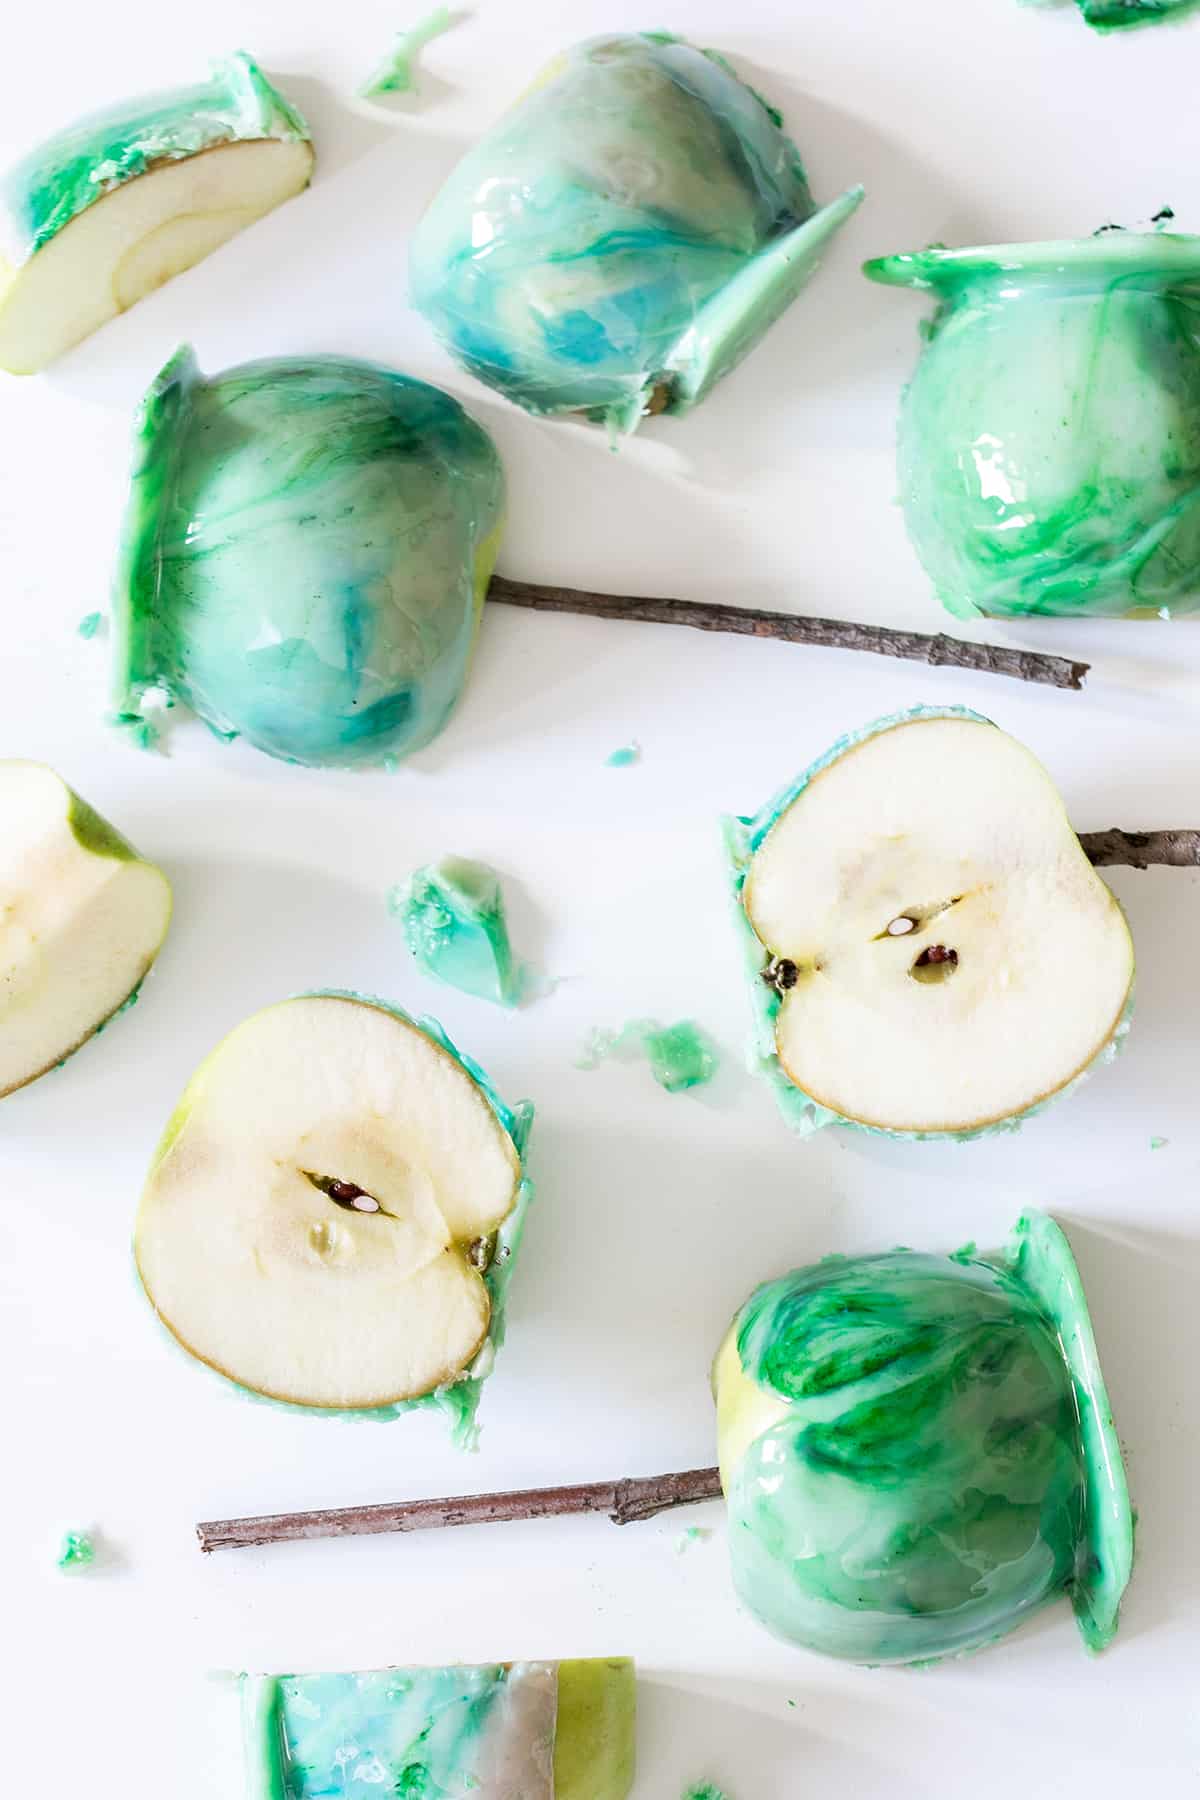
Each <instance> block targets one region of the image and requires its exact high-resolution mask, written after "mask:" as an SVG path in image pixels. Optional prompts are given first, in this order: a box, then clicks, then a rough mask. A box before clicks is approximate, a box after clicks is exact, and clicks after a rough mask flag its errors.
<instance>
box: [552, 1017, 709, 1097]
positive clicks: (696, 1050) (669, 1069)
mask: <svg viewBox="0 0 1200 1800" xmlns="http://www.w3.org/2000/svg"><path fill="white" fill-rule="evenodd" d="M638 1051H640V1052H641V1053H642V1054H643V1055H644V1056H645V1058H646V1061H647V1062H648V1063H649V1064H650V1073H651V1074H652V1075H653V1076H654V1079H655V1081H657V1083H658V1085H659V1087H661V1088H665V1089H666V1090H667V1092H668V1094H681V1093H684V1092H685V1091H686V1090H687V1089H688V1088H695V1087H703V1086H704V1085H705V1084H706V1083H707V1082H709V1081H711V1080H712V1078H713V1076H714V1075H715V1074H716V1072H717V1065H718V1063H719V1061H720V1057H719V1054H718V1051H717V1048H716V1045H715V1044H714V1043H713V1042H712V1040H711V1038H709V1037H708V1035H707V1033H705V1032H704V1031H703V1030H702V1029H701V1028H700V1026H699V1025H697V1024H696V1023H695V1022H694V1021H693V1020H691V1019H680V1020H679V1022H678V1023H677V1024H675V1025H660V1024H659V1023H658V1021H657V1019H631V1020H630V1022H629V1024H628V1025H624V1026H622V1028H621V1030H620V1031H593V1033H592V1034H591V1037H590V1039H589V1040H588V1043H587V1045H586V1046H585V1049H584V1053H583V1055H582V1057H581V1058H580V1061H579V1065H578V1066H579V1067H580V1068H581V1069H595V1068H597V1067H598V1066H599V1064H600V1063H601V1062H603V1061H604V1059H605V1058H606V1057H609V1056H618V1057H619V1056H621V1055H622V1054H623V1053H625V1052H631V1053H635V1054H636V1053H637V1052H638Z"/></svg>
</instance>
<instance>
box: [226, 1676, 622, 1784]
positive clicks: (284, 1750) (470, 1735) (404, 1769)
mask: <svg viewBox="0 0 1200 1800" xmlns="http://www.w3.org/2000/svg"><path fill="white" fill-rule="evenodd" d="M636 1704H637V1703H636V1693H635V1687H634V1671H633V1665H632V1664H631V1663H630V1662H629V1661H627V1660H626V1659H624V1658H612V1659H609V1660H605V1661H601V1660H598V1659H593V1660H590V1661H582V1662H564V1663H484V1664H474V1665H465V1666H461V1665H454V1666H448V1667H443V1668H392V1669H375V1670H369V1671H367V1672H365V1673H361V1674H336V1675H279V1676H273V1675H255V1676H244V1677H243V1678H242V1716H243V1730H244V1738H245V1746H246V1768H247V1791H248V1800H326V1797H331V1796H333V1795H342V1794H349V1793H351V1792H354V1793H359V1792H363V1793H371V1792H380V1793H386V1794H390V1795H395V1796H398V1797H400V1800H456V1797H458V1796H464V1797H465V1796H468V1795H472V1796H476V1797H477V1800H626V1796H627V1795H628V1792H629V1789H630V1786H631V1785H632V1780H633V1760H634V1741H633V1739H634V1722H635V1715H636Z"/></svg>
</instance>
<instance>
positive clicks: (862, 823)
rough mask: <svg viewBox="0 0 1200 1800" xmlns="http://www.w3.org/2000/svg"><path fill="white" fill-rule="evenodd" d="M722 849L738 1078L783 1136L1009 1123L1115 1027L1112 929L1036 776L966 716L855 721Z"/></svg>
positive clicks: (1120, 935) (1127, 977)
mask: <svg viewBox="0 0 1200 1800" xmlns="http://www.w3.org/2000/svg"><path fill="white" fill-rule="evenodd" d="M727 835H728V842H729V846H730V851H731V856H732V860H733V868H734V886H735V892H736V895H737V902H738V908H739V915H740V918H741V920H742V921H743V923H744V925H745V926H746V927H747V928H748V938H747V948H748V957H749V962H750V967H751V970H752V974H753V991H754V995H755V1005H756V1012H757V1024H758V1061H759V1065H760V1067H761V1068H762V1070H763V1072H764V1073H766V1074H767V1075H768V1076H769V1077H770V1078H771V1079H772V1081H773V1082H774V1084H775V1087H776V1091H777V1093H778V1094H779V1097H780V1100H781V1104H782V1106H783V1108H784V1111H785V1113H786V1115H787V1116H788V1118H789V1119H790V1120H791V1122H792V1123H793V1124H795V1125H796V1126H797V1127H798V1128H799V1129H801V1130H805V1131H811V1130H813V1129H814V1128H816V1127H817V1126H819V1125H823V1124H828V1123H831V1122H837V1123H843V1124H851V1125H858V1126H864V1127H867V1128H869V1129H871V1130H875V1131H882V1132H886V1133H889V1134H890V1135H894V1136H903V1137H959V1138H961V1137H969V1136H972V1135H974V1134H976V1133H980V1132H985V1131H988V1130H991V1129H994V1128H998V1127H1002V1126H1011V1125H1012V1124H1014V1123H1015V1122H1017V1121H1018V1120H1020V1119H1021V1118H1023V1117H1025V1116H1027V1115H1028V1114H1030V1113H1031V1112H1033V1111H1035V1110H1036V1109H1037V1108H1039V1107H1041V1106H1042V1105H1044V1104H1045V1103H1046V1102H1047V1101H1049V1100H1050V1099H1052V1098H1053V1097H1054V1096H1056V1095H1058V1094H1061V1093H1064V1092H1065V1091H1066V1090H1067V1089H1068V1088H1070V1086H1071V1085H1072V1083H1073V1082H1075V1081H1076V1080H1077V1079H1078V1078H1079V1077H1080V1076H1081V1075H1082V1074H1083V1073H1084V1072H1085V1071H1086V1070H1087V1069H1088V1068H1089V1067H1091V1065H1092V1064H1094V1063H1095V1062H1096V1061H1097V1059H1098V1058H1101V1057H1104V1056H1106V1055H1108V1054H1111V1053H1112V1051H1113V1050H1114V1047H1115V1045H1116V1044H1117V1042H1118V1041H1119V1038H1120V1037H1121V1036H1122V1035H1123V1033H1124V1030H1125V1029H1126V1027H1127V1025H1128V1018H1129V1012H1130V1007H1131V1002H1132V993H1133V944H1132V940H1131V938H1130V935H1129V927H1128V925H1127V924H1126V921H1125V916H1124V914H1123V913H1122V911H1121V909H1120V906H1119V905H1118V904H1117V901H1116V899H1115V898H1114V897H1113V895H1112V893H1111V892H1110V891H1109V889H1108V888H1107V887H1105V885H1104V883H1103V882H1102V881H1101V880H1100V877H1099V876H1098V875H1097V874H1096V872H1095V870H1094V869H1093V868H1092V866H1091V864H1090V863H1089V862H1088V860H1087V857H1086V856H1085V855H1084V853H1083V850H1082V848H1081V847H1080V844H1079V840H1078V839H1077V838H1076V836H1075V833H1074V832H1073V831H1072V829H1071V825H1070V821H1069V820H1068V818H1067V815H1066V812H1065V811H1064V809H1063V803H1062V800H1061V798H1060V797H1059V795H1058V793H1057V792H1056V790H1055V788H1054V786H1053V784H1052V782H1051V781H1050V778H1049V776H1048V775H1047V774H1046V772H1045V770H1044V769H1043V768H1042V766H1041V764H1040V763H1038V762H1037V761H1036V759H1035V758H1034V757H1033V756H1031V755H1030V753H1029V751H1028V750H1026V749H1024V748H1023V746H1022V745H1020V744H1018V743H1017V742H1016V740H1015V739H1014V738H1011V737H1008V736H1007V735H1006V734H1005V733H1004V732H1002V731H999V730H998V729H997V728H996V726H994V725H992V724H990V723H989V721H988V720H986V719H982V718H980V717H979V715H978V714H976V713H970V712H967V711H965V710H963V709H961V708H951V709H946V710H938V709H932V708H924V707H921V708H917V709H916V710H915V711H913V712H911V713H905V714H900V715H899V716H897V717H895V718H890V719H883V720H880V721H878V722H877V723H876V724H873V725H868V726H867V727H865V729H864V730H862V731H859V732H856V733H854V734H852V735H851V736H848V737H845V738H843V739H842V740H841V741H840V742H839V743H837V744H835V745H834V747H833V749H832V750H830V751H829V752H828V753H827V754H826V755H825V756H823V757H821V758H820V759H819V761H818V762H816V763H815V764H814V765H813V766H812V768H810V769H809V770H808V771H807V772H806V773H805V774H804V775H802V776H801V777H800V778H799V780H797V781H794V782H792V783H790V784H789V785H788V787H787V788H785V789H784V791H783V793H782V794H781V795H779V796H778V797H777V798H776V799H775V800H773V801H772V802H771V803H770V805H768V806H767V807H766V808H764V810H763V811H762V812H761V813H760V814H758V815H757V817H755V818H751V819H737V820H733V821H730V822H729V826H728V834H727Z"/></svg>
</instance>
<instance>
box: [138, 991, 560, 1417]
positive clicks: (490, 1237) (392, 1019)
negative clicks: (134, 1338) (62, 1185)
mask: <svg viewBox="0 0 1200 1800" xmlns="http://www.w3.org/2000/svg"><path fill="white" fill-rule="evenodd" d="M531 1117H532V1109H531V1108H530V1107H528V1106H527V1105H524V1106H522V1107H519V1108H517V1109H516V1110H515V1111H510V1110H509V1108H507V1107H506V1106H504V1105H503V1103H502V1102H501V1101H500V1100H499V1099H498V1098H497V1097H496V1095H495V1094H494V1093H493V1092H492V1090H491V1088H490V1086H489V1085H488V1083H487V1079H486V1077H485V1076H484V1074H483V1072H482V1070H480V1069H479V1068H478V1067H477V1066H476V1065H475V1064H473V1063H471V1062H469V1061H468V1060H467V1059H466V1058H464V1057H462V1056H461V1055H460V1054H459V1052H458V1051H457V1050H456V1049H455V1048H454V1046H453V1044H451V1042H450V1040H449V1039H448V1038H447V1037H446V1036H445V1034H444V1033H442V1032H441V1030H440V1027H438V1026H437V1025H435V1024H434V1023H433V1021H431V1020H423V1021H421V1022H420V1023H419V1024H418V1023H416V1022H414V1021H413V1020H411V1019H409V1018H408V1017H407V1016H406V1015H405V1014H403V1013H401V1012H400V1011H399V1010H397V1009H395V1008H392V1007H389V1006H386V1005H384V1004H383V1003H382V1002H378V1001H368V1000H364V999H361V998H358V997H357V996H354V995H346V994H313V995H307V996H304V997H302V998H299V999H295V1000H287V1001H284V1002H282V1003H281V1004H279V1005H277V1006H270V1007H268V1008H267V1009H266V1010H265V1011H264V1012H260V1013H256V1014H255V1015H254V1016H253V1017H252V1018H250V1019H248V1020H246V1022H245V1023H244V1024H242V1025H240V1026H239V1027H238V1028H237V1029H236V1030H235V1031H233V1032H231V1033H230V1035H229V1036H228V1037H227V1038H226V1039H225V1040H224V1042H223V1043H222V1044H220V1045H219V1046H218V1048H217V1049H216V1050H215V1051H214V1052H213V1053H212V1055H211V1056H210V1057H209V1058H208V1060H207V1061H206V1062H204V1063H203V1064H202V1065H201V1067H200V1068H199V1070H198V1071H197V1072H196V1074H195V1075H194V1076H193V1078H192V1080H191V1082H190V1083H189V1084H188V1087H187V1089H186V1091H185V1093H184V1095H183V1098H182V1099H181V1101H180V1103H179V1105H178V1106H177V1108H176V1109H175V1112H174V1114H173V1115H172V1118H171V1120H170V1122H169V1124H168V1126H167V1129H166V1131H165V1133H164V1135H163V1139H162V1142H161V1143H160V1144H159V1147H158V1150H157V1151H156V1153H155V1157H154V1161H153V1164H152V1166H151V1169H150V1175H149V1179H148V1181H147V1184H146V1189H145V1192H144V1194H143V1196H142V1201H141V1206H140V1208H139V1212H138V1219H137V1228H136V1232H135V1239H134V1252H135V1256H136V1259H137V1266H138V1271H139V1274H140V1275H141V1279H142V1283H143V1286H144V1287H145V1290H146V1294H147V1296H148V1298H149V1300H150V1302H151V1304H152V1305H153V1307H154V1309H155V1311H156V1312H157V1314H158V1316H159V1318H160V1319H161V1320H162V1322H163V1324H164V1325H166V1327H167V1329H168V1330H169V1331H170V1332H171V1333H172V1335H173V1336H174V1337H175V1338H176V1339H178V1341H179V1343H180V1344H182V1345H183V1347H184V1349H186V1350H188V1351H190V1352H191V1353H192V1355H193V1356H196V1357H199V1358H200V1360H201V1361H203V1362H206V1363H208V1364H209V1365H210V1366H211V1367H212V1368H214V1369H216V1370H217V1371H218V1373H220V1374H223V1375H226V1376H228V1377H229V1379H230V1380H232V1381H234V1382H236V1383H238V1384H239V1385H240V1386H241V1387H243V1388H246V1389H248V1390H249V1391H250V1392H252V1393H254V1394H259V1395H262V1396H264V1397H266V1398H269V1399H275V1400H280V1401H286V1402H290V1403H291V1404H293V1405H296V1406H302V1407H309V1408H319V1409H325V1410H334V1411H348V1412H356V1413H362V1412H378V1413H385V1412H390V1411H394V1410H398V1409H402V1408H404V1407H406V1406H408V1405H410V1404H411V1403H414V1402H419V1401H423V1400H428V1399H430V1397H432V1398H433V1399H435V1400H436V1401H437V1403H438V1404H441V1405H442V1406H443V1407H444V1408H445V1409H446V1410H447V1411H448V1412H449V1413H450V1414H451V1416H452V1417H453V1418H455V1420H456V1421H457V1423H458V1425H459V1428H460V1435H461V1436H462V1437H463V1438H464V1439H466V1438H469V1436H470V1433H471V1428H472V1424H473V1418H474V1410H475V1406H476V1403H477V1400H478V1393H479V1384H480V1382H481V1381H482V1380H483V1378H484V1377H485V1376H486V1374H487V1373H488V1372H489V1369H490V1366H491V1362H492V1359H493V1355H494V1351H495V1348H496V1346H497V1345H498V1344H499V1341H500V1337H501V1334H502V1321H503V1310H504V1299H505V1294H506V1291H507V1286H508V1281H509V1277H510V1275H511V1268H512V1261H513V1258H514V1256H515V1253H516V1250H517V1246H518V1243H519V1240H520V1233H521V1228H522V1224H523V1220H524V1215H525V1210H526V1207H527V1205H528V1200H529V1185H528V1183H527V1182H526V1181H525V1180H524V1177H523V1168H522V1157H523V1152H524V1146H525V1140H526V1136H527V1134H528V1129H529V1124H530V1120H531Z"/></svg>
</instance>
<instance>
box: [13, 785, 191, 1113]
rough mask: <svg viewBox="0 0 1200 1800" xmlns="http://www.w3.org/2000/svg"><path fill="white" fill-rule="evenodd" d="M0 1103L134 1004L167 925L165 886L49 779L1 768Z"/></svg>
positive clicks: (121, 840) (161, 877)
mask: <svg viewBox="0 0 1200 1800" xmlns="http://www.w3.org/2000/svg"><path fill="white" fill-rule="evenodd" d="M0 819H2V820H3V829H2V830H0V1095H4V1094H11V1093H12V1091H13V1090H14V1088H19V1087H24V1085H25V1084H26V1082H29V1081H34V1080H36V1078H37V1077H38V1076H39V1075H44V1074H45V1073H46V1071H47V1070H48V1069H52V1068H54V1067H55V1066H56V1065H57V1064H58V1063H60V1062H62V1060H63V1058H64V1057H67V1056H70V1054H71V1052H72V1051H73V1050H78V1048H79V1046H80V1045H81V1044H83V1043H85V1042H86V1041H87V1039H88V1038H90V1037H91V1036H92V1035H93V1033H94V1032H96V1031H98V1030H99V1029H100V1027H101V1026H102V1025H103V1024H104V1022H105V1020H106V1019H109V1018H111V1017H112V1015H113V1013H115V1012H117V1011H119V1009H120V1008H121V1007H122V1006H123V1005H124V1004H125V1002H126V1001H127V1000H128V999H129V998H130V996H131V995H132V994H134V993H136V991H137V988H138V986H139V984H140V982H141V981H142V978H143V977H144V975H145V974H146V971H147V969H149V967H150V965H151V963H152V962H153V961H154V958H155V957H156V956H157V955H158V952H159V949H160V947H161V945H162V941H163V939H164V937H165V936H166V934H167V925H168V924H169V922H170V918H171V889H170V886H169V884H168V882H167V878H166V876H165V875H164V874H163V873H162V871H161V870H160V869H156V868H155V867H154V865H153V864H152V863H147V862H143V861H142V860H141V858H140V857H139V856H138V854H137V851H136V850H134V848H133V846H132V845H131V844H127V843H126V841H125V839H124V838H123V837H121V835H120V834H119V833H118V832H116V831H114V830H113V828H112V826H111V825H109V824H108V823H107V821H106V820H104V819H102V818H100V817H99V815H98V814H97V813H94V812H93V811H92V809H91V807H90V806H89V805H88V804H87V802H86V801H84V800H81V799H80V797H79V795H78V794H76V793H73V792H72V791H71V789H70V788H69V787H68V786H67V784H66V782H65V781H63V780H61V779H60V777H59V776H57V775H56V774H55V773H54V771H53V769H48V768H46V767H45V766H44V765H43V764H41V763H34V762H0Z"/></svg>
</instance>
